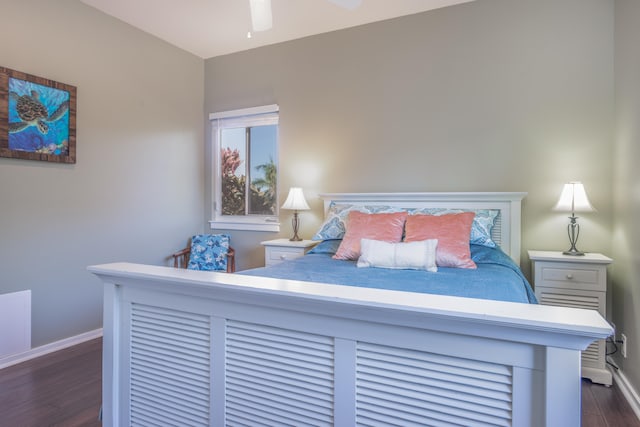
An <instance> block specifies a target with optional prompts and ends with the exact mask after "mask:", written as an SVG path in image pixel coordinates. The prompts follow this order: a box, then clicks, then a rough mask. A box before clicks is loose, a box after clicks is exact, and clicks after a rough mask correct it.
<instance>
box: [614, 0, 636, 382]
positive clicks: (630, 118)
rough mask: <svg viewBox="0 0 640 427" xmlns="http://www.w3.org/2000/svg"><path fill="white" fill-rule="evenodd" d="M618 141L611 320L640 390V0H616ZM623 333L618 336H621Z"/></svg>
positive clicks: (625, 362) (626, 364)
mask: <svg viewBox="0 0 640 427" xmlns="http://www.w3.org/2000/svg"><path fill="white" fill-rule="evenodd" d="M615 4H616V12H615V46H616V52H615V77H616V91H615V93H616V119H617V121H616V140H615V146H614V152H615V155H614V164H615V165H616V167H615V169H614V170H615V173H614V181H613V192H614V200H615V205H614V206H615V218H614V219H615V220H614V228H613V258H614V259H615V264H614V266H613V288H612V289H611V294H612V296H613V307H614V311H613V320H614V322H615V323H616V327H617V330H618V334H620V333H624V334H625V335H626V336H627V339H628V344H627V347H628V348H627V355H628V358H627V359H624V358H622V357H621V356H620V354H618V355H616V358H615V360H616V362H617V363H618V365H619V366H620V367H621V368H622V370H623V372H624V374H625V376H626V377H627V378H628V379H629V381H630V382H631V383H633V384H634V386H635V389H636V391H637V390H640V322H639V321H638V313H640V286H639V283H640V258H639V257H638V253H640V230H639V229H638V218H640V171H638V159H639V158H640V145H639V144H638V141H639V140H640V54H639V53H638V48H637V46H638V40H639V39H640V28H639V27H638V22H639V21H640V3H639V2H638V1H637V0H616V3H615ZM619 338H620V336H619V335H618V339H619Z"/></svg>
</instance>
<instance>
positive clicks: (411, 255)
mask: <svg viewBox="0 0 640 427" xmlns="http://www.w3.org/2000/svg"><path fill="white" fill-rule="evenodd" d="M360 246H361V248H360V249H361V255H360V258H358V263H357V266H358V267H380V268H395V269H404V270H427V271H431V272H434V273H435V272H436V271H438V267H437V266H436V247H437V246H438V240H437V239H429V240H421V241H418V242H408V243H403V242H401V243H387V242H383V241H380V240H372V239H362V240H361V241H360Z"/></svg>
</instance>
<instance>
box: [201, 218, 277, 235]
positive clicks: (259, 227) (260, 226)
mask: <svg viewBox="0 0 640 427" xmlns="http://www.w3.org/2000/svg"><path fill="white" fill-rule="evenodd" d="M209 226H210V227H211V229H212V230H243V231H272V232H276V233H277V232H279V231H280V223H279V222H273V221H265V222H264V223H261V222H251V221H225V220H223V221H218V220H214V219H213V220H210V221H209Z"/></svg>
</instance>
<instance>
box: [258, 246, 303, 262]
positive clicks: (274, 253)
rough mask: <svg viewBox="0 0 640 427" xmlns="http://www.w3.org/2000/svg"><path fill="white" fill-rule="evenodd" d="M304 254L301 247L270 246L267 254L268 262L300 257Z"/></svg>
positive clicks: (266, 259)
mask: <svg viewBox="0 0 640 427" xmlns="http://www.w3.org/2000/svg"><path fill="white" fill-rule="evenodd" d="M303 255H304V251H303V250H301V249H287V248H269V249H268V250H267V251H266V254H265V261H266V263H267V264H270V263H274V262H281V261H286V260H288V259H295V258H299V257H301V256H303Z"/></svg>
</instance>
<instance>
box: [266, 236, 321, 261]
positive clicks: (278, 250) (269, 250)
mask: <svg viewBox="0 0 640 427" xmlns="http://www.w3.org/2000/svg"><path fill="white" fill-rule="evenodd" d="M318 243H319V242H317V241H315V240H300V241H299V242H292V241H291V240H289V239H275V240H266V241H264V242H260V244H261V245H262V246H264V263H265V265H266V266H267V267H268V266H270V265H274V264H278V263H280V262H282V261H286V260H288V259H294V258H299V257H301V256H304V254H306V253H307V252H309V251H310V250H311V249H312V248H313V247H314V246H315V245H316V244H318Z"/></svg>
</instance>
